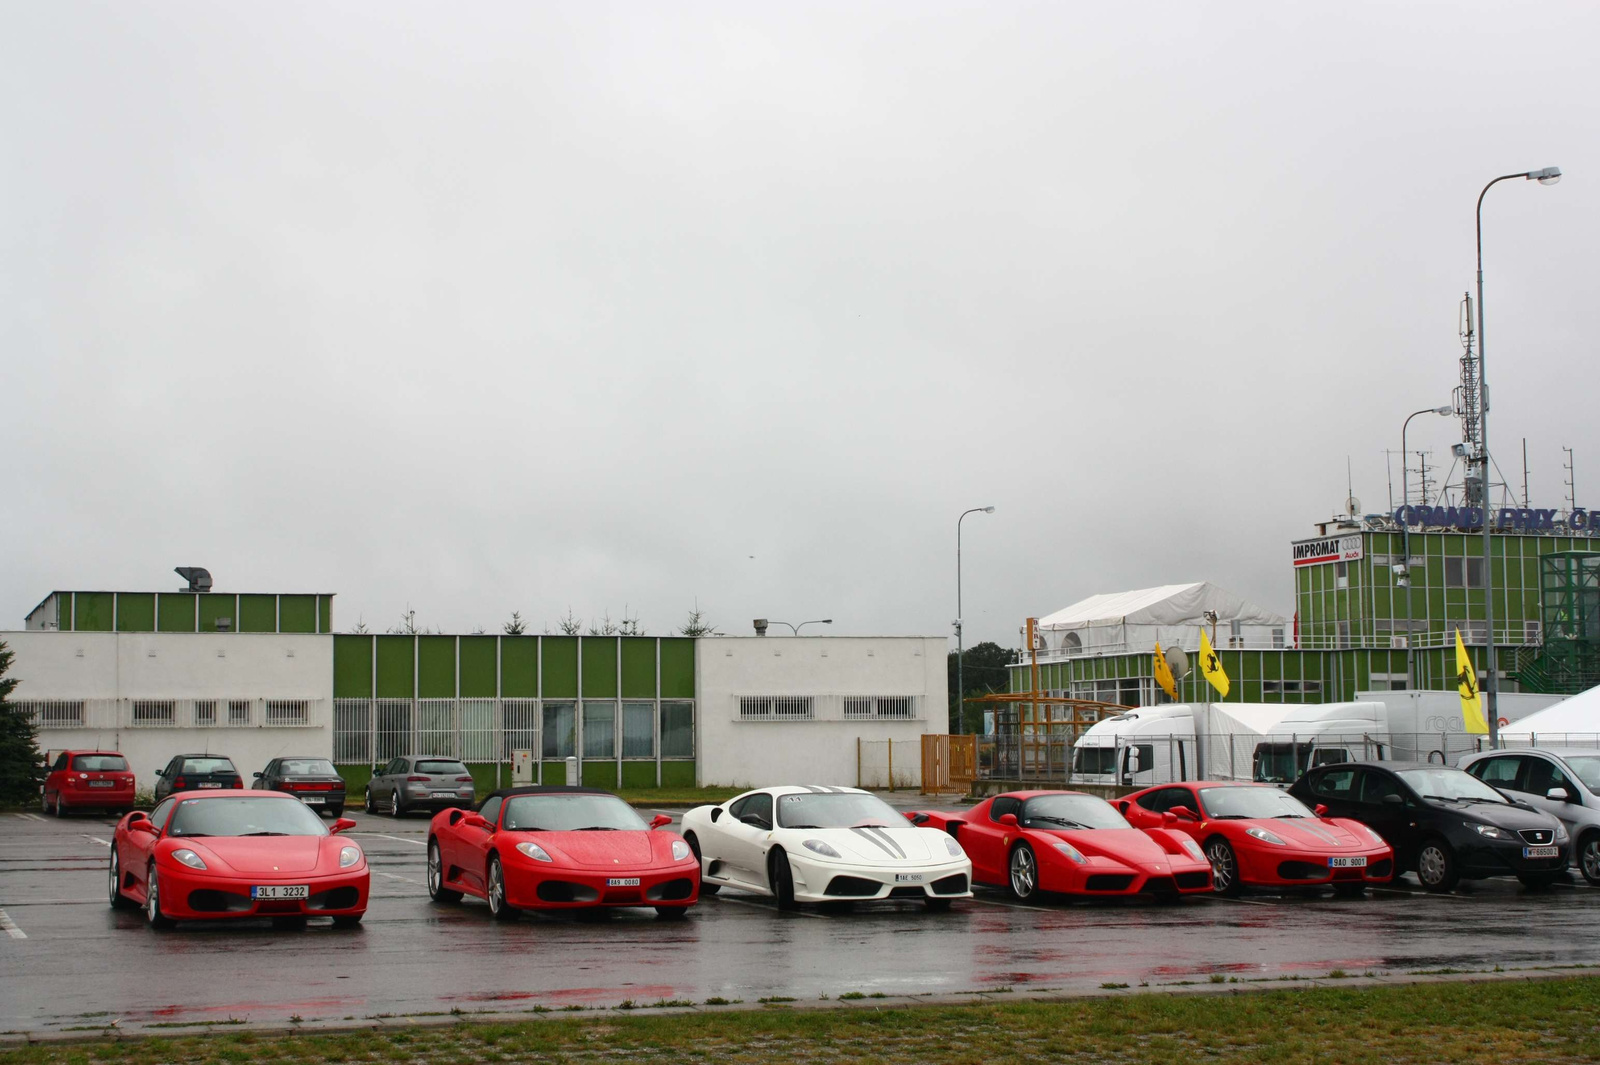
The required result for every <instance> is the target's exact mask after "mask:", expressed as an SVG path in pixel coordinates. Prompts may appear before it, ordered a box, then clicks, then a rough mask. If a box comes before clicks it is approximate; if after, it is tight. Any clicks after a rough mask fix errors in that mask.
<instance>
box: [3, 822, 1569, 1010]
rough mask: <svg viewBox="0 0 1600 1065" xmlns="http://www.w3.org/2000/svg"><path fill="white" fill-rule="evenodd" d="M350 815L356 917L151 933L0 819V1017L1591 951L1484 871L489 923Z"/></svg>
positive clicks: (490, 1002) (1558, 960) (37, 838)
mask: <svg viewBox="0 0 1600 1065" xmlns="http://www.w3.org/2000/svg"><path fill="white" fill-rule="evenodd" d="M666 812H669V813H670V812H672V811H666ZM649 814H650V811H646V816H649ZM354 816H355V817H356V819H357V820H358V821H359V822H360V824H359V825H358V827H357V828H356V829H354V830H353V831H352V832H351V833H350V835H351V836H352V838H354V839H356V840H357V841H359V842H360V843H361V844H362V846H363V847H364V848H365V849H366V852H367V856H368V860H369V862H370V864H371V867H372V899H371V905H370V908H369V909H368V911H367V917H366V920H365V922H364V924H363V925H362V927H361V928H359V929H355V930H348V931H347V930H334V929H333V928H332V927H330V926H329V925H328V923H327V922H326V921H313V922H311V924H310V926H309V927H308V928H306V929H305V930H303V931H281V930H274V929H272V928H271V927H270V924H269V923H268V922H265V921H261V922H246V923H242V924H240V923H235V924H224V923H221V922H217V923H210V924H195V925H182V926H180V927H179V928H177V929H176V930H174V931H169V932H153V931H151V930H150V929H148V928H146V927H145V925H144V922H143V916H142V914H140V913H138V912H136V911H135V912H128V911H115V912H114V911H112V910H111V909H110V908H109V907H108V906H107V904H106V891H105V871H106V858H107V847H108V841H109V840H110V838H111V826H112V824H113V823H114V822H113V821H112V819H110V818H102V817H93V816H86V817H70V818H67V819H66V820H59V821H58V820H54V819H46V818H42V817H39V816H37V815H34V814H0V1031H10V1032H38V1031H61V1030H63V1029H72V1028H77V1027H81V1026H90V1025H93V1026H99V1025H102V1024H106V1023H109V1021H110V1020H111V1019H118V1020H119V1022H120V1026H121V1027H122V1028H124V1029H138V1028H140V1027H145V1026H149V1025H152V1024H165V1025H173V1024H191V1023H196V1022H205V1021H225V1020H227V1019H229V1018H239V1019H247V1020H250V1021H255V1022H287V1021H290V1020H292V1019H293V1018H295V1017H297V1016H298V1017H301V1018H304V1019H305V1020H307V1021H310V1020H314V1019H316V1020H339V1019H346V1018H348V1019H365V1018H370V1017H373V1016H379V1015H384V1016H387V1015H398V1016H403V1015H408V1014H411V1015H415V1014H432V1013H449V1012H450V1011H452V1010H464V1011H469V1012H475V1011H480V1010H527V1009H531V1008H533V1007H535V1006H544V1007H549V1008H554V1009H559V1008H560V1007H562V1006H567V1005H581V1006H615V1005H617V1004H618V1003H621V1002H623V1001H624V1000H628V999H631V1000H633V1001H634V1002H635V1003H639V1004H641V1005H644V1004H649V1003H653V1002H656V1001H659V1000H662V999H666V1000H674V999H677V1000H691V1001H694V1002H703V1001H704V1000H705V999H707V998H710V997H712V996H720V997H723V998H727V999H742V1000H744V1001H746V1002H751V1003H753V1002H754V1001H755V1000H756V999H758V998H761V997H764V996H778V995H782V996H789V997H793V998H795V999H801V1000H808V999H815V998H818V997H819V996H821V995H824V994H826V995H830V996H833V997H837V996H838V995H839V994H841V993H844V992H851V991H859V992H864V993H866V994H872V993H874V992H881V993H884V994H887V995H904V994H921V993H929V992H934V993H950V992H963V991H981V990H997V989H999V988H1002V987H1011V988H1016V989H1018V990H1021V989H1024V988H1064V989H1073V988H1098V987H1100V986H1101V985H1102V984H1105V983H1126V984H1131V985H1138V984H1140V983H1144V982H1148V983H1149V984H1150V985H1151V986H1152V987H1157V986H1159V985H1161V984H1163V983H1176V982H1179V981H1193V980H1206V979H1208V978H1209V977H1210V976H1211V975H1212V974H1218V973H1220V974H1223V975H1226V976H1236V977H1238V978H1240V979H1241V980H1247V979H1263V978H1265V979H1272V978H1277V977H1284V976H1296V975H1297V976H1302V977H1312V976H1322V975H1325V974H1327V973H1328V972H1329V971H1331V970H1334V969H1343V970H1345V971H1346V972H1348V973H1350V974H1352V975H1355V974H1360V973H1363V972H1367V971H1369V970H1370V971H1375V972H1387V973H1395V972H1399V973H1404V972H1410V971H1415V970H1422V969H1441V968H1463V969H1472V968H1478V969H1482V968H1489V967H1492V966H1495V965H1501V966H1504V967H1506V968H1508V969H1509V968H1521V967H1532V966H1551V965H1575V964H1592V963H1594V962H1596V961H1597V960H1600V947H1597V944H1600V891H1597V890H1595V889H1592V888H1590V887H1588V886H1587V885H1585V884H1584V883H1583V881H1582V879H1581V878H1576V877H1575V878H1574V882H1573V883H1572V884H1571V885H1558V886H1557V887H1555V888H1553V889H1551V890H1549V891H1544V892H1528V891H1525V890H1524V889H1523V888H1522V886H1521V885H1520V884H1518V883H1517V882H1516V881H1514V880H1492V881H1480V882H1478V883H1476V884H1472V885H1468V886H1466V887H1465V888H1463V890H1461V891H1459V892H1457V893H1455V894H1451V895H1443V896H1432V895H1427V894H1425V893H1423V892H1422V891H1421V890H1420V889H1417V888H1416V887H1415V886H1414V882H1412V881H1410V880H1409V878H1408V879H1407V880H1406V881H1403V882H1402V883H1401V884H1399V885H1397V886H1396V888H1394V889H1385V890H1380V891H1376V892H1374V893H1372V895H1371V896H1370V897H1368V898H1365V899H1355V900H1347V899H1340V900H1335V899H1333V898H1332V897H1330V896H1320V897H1302V896H1276V895H1265V894H1254V895H1247V896H1246V897H1244V898H1243V899H1239V900H1227V899H1214V898H1190V899H1186V900H1184V901H1183V902H1182V903H1181V904H1178V905H1172V906H1162V905H1157V904H1154V903H1151V902H1147V901H1144V900H1137V901H1130V902H1101V901H1093V902H1070V903H1053V904H1045V905H1030V906H1021V905H1017V904H1015V903H1012V902H1010V901H1009V900H1008V899H1006V898H1005V897H1004V896H1003V895H1001V894H1000V893H998V892H994V891H989V890H987V889H981V888H980V895H979V896H978V897H977V898H976V899H973V900H971V901H968V902H958V903H956V905H955V907H954V909H953V910H952V911H951V912H949V913H944V914H934V913H927V912H924V910H923V908H922V906H921V905H920V904H916V903H908V904H900V903H890V904H880V905H877V906H872V907H868V906H861V907H858V908H856V909H855V910H853V911H849V912H840V913H833V912H829V913H821V912H815V911H807V912H802V913H799V914H779V913H777V912H776V911H775V910H774V909H773V908H772V906H771V905H770V904H769V903H767V902H765V901H764V900H759V899H756V898H754V897H751V896H742V895H740V894H737V893H734V892H729V891H724V892H723V893H722V894H721V895H718V896H716V897H712V898H706V899H704V900H702V902H701V903H700V905H699V906H697V907H695V908H694V909H693V910H692V911H691V913H690V915H689V919H688V920H686V921H677V922H673V921H663V920H659V919H657V918H656V916H655V914H654V912H653V911H650V910H621V911H614V912H612V913H610V914H607V915H603V916H600V917H596V918H588V919H584V918H580V917H575V916H572V915H568V914H562V915H559V916H554V917H545V916H532V915H525V916H524V917H523V918H522V920H521V921H518V922H515V923H511V924H497V923H495V922H494V921H492V920H491V919H490V917H489V913H488V910H487V908H486V907H485V906H484V905H482V904H481V903H478V902H476V901H473V900H468V901H467V902H464V903H462V904H461V905H458V906H436V905H434V904H432V903H431V902H430V901H429V900H428V897H427V892H426V890H425V888H424V886H423V873H424V870H423V864H424V857H423V852H424V840H425V838H426V836H425V834H426V831H427V826H428V820H427V818H426V817H423V816H421V815H418V816H416V817H414V818H405V819H402V820H399V821H396V820H393V819H391V818H388V817H381V816H371V815H366V814H359V813H358V814H355V815H354Z"/></svg>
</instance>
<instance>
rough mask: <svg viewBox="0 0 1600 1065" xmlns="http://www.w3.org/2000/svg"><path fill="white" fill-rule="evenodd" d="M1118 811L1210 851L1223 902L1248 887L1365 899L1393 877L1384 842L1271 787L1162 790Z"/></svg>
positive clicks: (1125, 801) (1134, 798)
mask: <svg viewBox="0 0 1600 1065" xmlns="http://www.w3.org/2000/svg"><path fill="white" fill-rule="evenodd" d="M1117 808H1118V809H1119V810H1121V811H1122V812H1123V814H1125V815H1126V816H1127V818H1128V820H1129V821H1130V822H1132V823H1133V824H1135V825H1142V824H1150V825H1166V826H1168V827H1169V828H1175V829H1177V830H1179V831H1181V832H1183V833H1185V834H1187V835H1188V836H1189V837H1190V838H1191V839H1193V840H1194V841H1195V842H1197V843H1199V844H1200V845H1201V846H1202V847H1204V848H1205V852H1206V857H1208V858H1210V859H1211V875H1212V880H1213V881H1214V883H1215V884H1216V889H1217V893H1218V894H1220V895H1237V894H1238V893H1239V892H1240V890H1241V889H1243V887H1244V886H1245V885H1247V884H1251V885H1270V886H1273V887H1283V886H1290V885H1294V886H1301V887H1304V886H1307V885H1310V886H1320V885H1325V884H1331V885H1333V890H1334V894H1336V895H1359V894H1361V893H1362V892H1364V891H1365V890H1366V889H1367V885H1368V884H1383V883H1387V882H1388V881H1389V880H1390V879H1392V878H1393V877H1394V851H1393V850H1391V849H1390V847H1389V845H1388V844H1387V843H1385V842H1384V841H1383V837H1382V836H1379V835H1378V834H1377V833H1376V832H1374V831H1373V830H1372V829H1370V828H1368V827H1367V826H1366V825H1363V824H1362V823H1361V822H1359V821H1349V820H1335V819H1334V818H1331V817H1324V816H1323V814H1324V812H1325V811H1326V807H1322V806H1319V807H1317V809H1316V812H1315V813H1313V812H1312V811H1310V810H1308V809H1306V807H1305V804H1304V803H1302V802H1301V801H1300V800H1299V799H1296V798H1295V797H1294V796H1293V795H1290V794H1288V793H1287V792H1283V791H1280V790H1278V789H1277V788H1275V787H1273V786H1272V785H1270V784H1244V783H1237V782H1206V781H1195V782H1191V783H1187V784H1162V785H1160V786H1158V787H1154V788H1146V789H1145V790H1144V791H1139V792H1135V793H1134V794H1132V795H1129V796H1127V797H1125V798H1122V799H1118V800H1117ZM1174 817H1176V819H1177V822H1176V824H1174V823H1173V818H1174Z"/></svg>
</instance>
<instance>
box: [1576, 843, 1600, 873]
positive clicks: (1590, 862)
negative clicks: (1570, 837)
mask: <svg viewBox="0 0 1600 1065" xmlns="http://www.w3.org/2000/svg"><path fill="white" fill-rule="evenodd" d="M1578 853H1579V859H1578V860H1579V862H1580V863H1581V865H1580V868H1581V869H1582V871H1583V878H1584V879H1585V880H1587V881H1589V883H1591V884H1600V835H1591V836H1589V838H1588V839H1586V840H1584V841H1583V848H1582V850H1580V851H1579V852H1578Z"/></svg>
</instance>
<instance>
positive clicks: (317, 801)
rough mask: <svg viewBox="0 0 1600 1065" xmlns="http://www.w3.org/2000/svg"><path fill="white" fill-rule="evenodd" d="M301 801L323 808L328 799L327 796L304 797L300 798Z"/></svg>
mask: <svg viewBox="0 0 1600 1065" xmlns="http://www.w3.org/2000/svg"><path fill="white" fill-rule="evenodd" d="M300 801H301V802H305V803H310V804H311V805H312V806H321V805H322V804H323V803H325V802H327V801H328V797H327V796H326V795H302V796H300Z"/></svg>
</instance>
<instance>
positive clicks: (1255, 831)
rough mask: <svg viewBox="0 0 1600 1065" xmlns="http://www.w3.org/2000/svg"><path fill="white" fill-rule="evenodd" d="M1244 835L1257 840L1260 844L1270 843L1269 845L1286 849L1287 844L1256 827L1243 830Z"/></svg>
mask: <svg viewBox="0 0 1600 1065" xmlns="http://www.w3.org/2000/svg"><path fill="white" fill-rule="evenodd" d="M1244 833H1245V835H1247V836H1251V837H1253V838H1255V839H1259V840H1260V841H1261V842H1262V843H1271V844H1273V845H1274V846H1277V847H1287V846H1288V844H1287V843H1285V842H1284V841H1283V840H1281V839H1279V838H1278V837H1277V834H1276V833H1273V832H1268V831H1267V830H1266V829H1264V828H1256V827H1254V826H1252V827H1250V828H1247V829H1245V830H1244Z"/></svg>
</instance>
